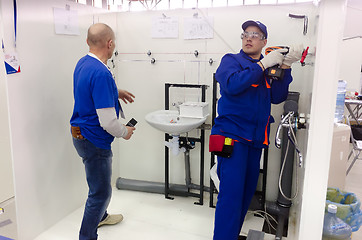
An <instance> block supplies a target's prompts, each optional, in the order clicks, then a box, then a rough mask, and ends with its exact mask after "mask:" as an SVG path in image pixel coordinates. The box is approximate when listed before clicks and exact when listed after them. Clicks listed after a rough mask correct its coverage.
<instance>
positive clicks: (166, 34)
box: [152, 17, 178, 38]
mask: <svg viewBox="0 0 362 240" xmlns="http://www.w3.org/2000/svg"><path fill="white" fill-rule="evenodd" d="M152 38H178V18H176V17H154V18H153V19H152Z"/></svg>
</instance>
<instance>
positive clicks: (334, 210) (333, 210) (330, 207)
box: [328, 204, 337, 213]
mask: <svg viewBox="0 0 362 240" xmlns="http://www.w3.org/2000/svg"><path fill="white" fill-rule="evenodd" d="M328 212H330V213H337V206H336V205H334V204H329V205H328Z"/></svg>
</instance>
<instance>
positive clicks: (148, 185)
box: [116, 177, 210, 194]
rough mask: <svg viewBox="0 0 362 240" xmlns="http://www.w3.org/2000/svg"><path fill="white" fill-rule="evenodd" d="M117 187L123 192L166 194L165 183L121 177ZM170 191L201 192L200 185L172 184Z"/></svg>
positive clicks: (207, 188)
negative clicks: (191, 190) (192, 190)
mask: <svg viewBox="0 0 362 240" xmlns="http://www.w3.org/2000/svg"><path fill="white" fill-rule="evenodd" d="M116 187H117V189H123V190H132V191H140V192H148V193H159V194H165V183H164V182H151V181H142V180H134V179H126V178H121V177H119V178H117V181H116ZM170 189H171V190H173V191H179V192H188V191H189V190H190V189H194V190H200V185H197V184H193V183H192V184H190V185H189V186H186V185H182V184H170ZM204 190H205V191H209V190H210V188H209V187H205V186H204Z"/></svg>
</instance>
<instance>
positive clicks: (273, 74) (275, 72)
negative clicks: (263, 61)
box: [265, 46, 309, 80]
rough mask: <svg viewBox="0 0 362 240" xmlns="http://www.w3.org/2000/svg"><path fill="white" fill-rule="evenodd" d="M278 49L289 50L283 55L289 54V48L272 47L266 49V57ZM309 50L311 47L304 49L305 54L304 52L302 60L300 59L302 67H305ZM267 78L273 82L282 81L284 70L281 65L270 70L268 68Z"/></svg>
mask: <svg viewBox="0 0 362 240" xmlns="http://www.w3.org/2000/svg"><path fill="white" fill-rule="evenodd" d="M277 49H287V50H288V51H286V52H284V53H282V54H283V55H286V54H287V53H288V52H289V47H288V46H272V47H268V48H267V49H265V55H268V54H269V53H270V52H271V51H274V50H277ZM308 49H309V47H307V48H306V49H304V50H303V52H302V58H301V59H300V64H301V65H302V67H304V66H305V62H304V60H305V58H306V57H307V54H308ZM267 76H268V77H269V78H270V79H273V80H278V79H281V78H283V76H284V69H282V68H280V66H279V65H275V66H273V67H270V68H268V73H267Z"/></svg>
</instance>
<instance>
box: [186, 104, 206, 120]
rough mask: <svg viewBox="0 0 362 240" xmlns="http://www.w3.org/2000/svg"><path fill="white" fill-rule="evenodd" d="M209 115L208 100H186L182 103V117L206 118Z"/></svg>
mask: <svg viewBox="0 0 362 240" xmlns="http://www.w3.org/2000/svg"><path fill="white" fill-rule="evenodd" d="M208 115H209V104H208V103H206V102H185V103H183V104H181V105H180V117H190V118H204V117H207V116H208Z"/></svg>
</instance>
